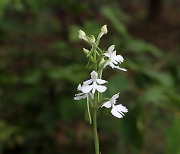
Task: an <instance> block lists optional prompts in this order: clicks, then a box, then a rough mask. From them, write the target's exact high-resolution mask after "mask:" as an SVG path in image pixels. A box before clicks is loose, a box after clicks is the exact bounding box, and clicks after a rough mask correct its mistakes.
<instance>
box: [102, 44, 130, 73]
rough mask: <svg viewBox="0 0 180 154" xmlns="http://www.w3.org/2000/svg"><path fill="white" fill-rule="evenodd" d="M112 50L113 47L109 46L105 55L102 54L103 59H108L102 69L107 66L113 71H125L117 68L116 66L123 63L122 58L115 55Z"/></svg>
mask: <svg viewBox="0 0 180 154" xmlns="http://www.w3.org/2000/svg"><path fill="white" fill-rule="evenodd" d="M114 48H115V46H114V45H111V46H110V47H109V48H108V51H107V53H105V54H104V56H105V57H108V58H109V59H108V61H107V62H106V64H105V66H104V67H106V66H107V65H109V66H111V67H112V68H113V69H114V68H117V69H119V70H122V71H127V69H125V68H121V67H119V66H117V65H118V64H121V63H122V62H123V61H124V58H123V57H122V56H121V55H116V50H114Z"/></svg>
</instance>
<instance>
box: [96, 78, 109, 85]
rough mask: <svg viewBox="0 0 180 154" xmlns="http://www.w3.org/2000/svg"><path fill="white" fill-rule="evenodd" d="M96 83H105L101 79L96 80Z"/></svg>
mask: <svg viewBox="0 0 180 154" xmlns="http://www.w3.org/2000/svg"><path fill="white" fill-rule="evenodd" d="M96 81H97V83H99V84H104V83H107V81H106V80H102V79H97V80H96Z"/></svg>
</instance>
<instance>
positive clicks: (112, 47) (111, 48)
mask: <svg viewBox="0 0 180 154" xmlns="http://www.w3.org/2000/svg"><path fill="white" fill-rule="evenodd" d="M114 48H115V45H111V46H110V47H109V48H108V53H112V52H113V50H114Z"/></svg>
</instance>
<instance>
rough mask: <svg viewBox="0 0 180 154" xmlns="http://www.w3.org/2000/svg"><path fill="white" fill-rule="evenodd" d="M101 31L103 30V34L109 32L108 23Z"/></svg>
mask: <svg viewBox="0 0 180 154" xmlns="http://www.w3.org/2000/svg"><path fill="white" fill-rule="evenodd" d="M101 32H102V33H103V34H107V32H108V30H107V25H104V26H102V28H101Z"/></svg>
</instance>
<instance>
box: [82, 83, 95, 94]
mask: <svg viewBox="0 0 180 154" xmlns="http://www.w3.org/2000/svg"><path fill="white" fill-rule="evenodd" d="M92 88H93V86H92V85H83V86H82V92H83V93H89V92H90V91H91V90H92Z"/></svg>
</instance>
